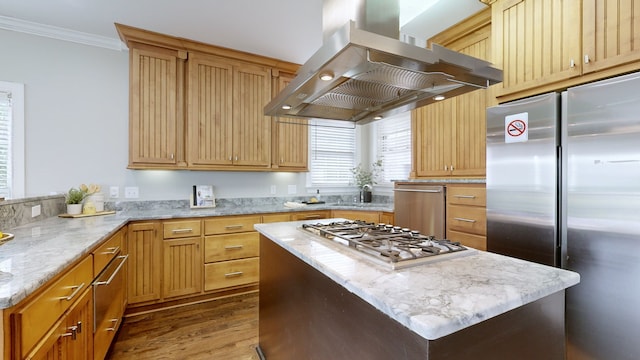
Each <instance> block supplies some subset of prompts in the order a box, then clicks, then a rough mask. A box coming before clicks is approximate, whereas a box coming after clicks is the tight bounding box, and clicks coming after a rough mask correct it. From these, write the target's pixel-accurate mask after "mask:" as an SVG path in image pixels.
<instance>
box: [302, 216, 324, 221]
mask: <svg viewBox="0 0 640 360" xmlns="http://www.w3.org/2000/svg"><path fill="white" fill-rule="evenodd" d="M304 218H305V219H306V220H315V219H322V217H320V215H307V216H305V217H304Z"/></svg>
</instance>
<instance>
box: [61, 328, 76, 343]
mask: <svg viewBox="0 0 640 360" xmlns="http://www.w3.org/2000/svg"><path fill="white" fill-rule="evenodd" d="M67 330H69V331H71V332H68V333H64V334H62V335H60V336H61V337H67V336H71V340H75V339H77V338H78V327H77V326H71V327H68V328H67Z"/></svg>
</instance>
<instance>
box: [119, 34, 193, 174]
mask: <svg viewBox="0 0 640 360" xmlns="http://www.w3.org/2000/svg"><path fill="white" fill-rule="evenodd" d="M185 59H186V52H184V51H177V50H171V49H166V48H161V47H156V46H149V45H145V44H138V43H133V44H132V46H131V52H130V73H129V77H130V94H129V101H130V103H129V168H131V169H137V168H147V167H150V166H153V167H158V168H165V167H166V168H172V167H178V166H184V161H183V159H184V156H183V153H182V151H181V147H182V137H181V134H182V123H183V119H182V107H183V101H182V92H183V91H182V89H183V82H184V81H183V77H184V61H185Z"/></svg>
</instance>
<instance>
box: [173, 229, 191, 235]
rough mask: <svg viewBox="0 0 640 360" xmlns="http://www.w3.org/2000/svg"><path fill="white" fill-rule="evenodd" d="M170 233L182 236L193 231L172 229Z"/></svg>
mask: <svg viewBox="0 0 640 360" xmlns="http://www.w3.org/2000/svg"><path fill="white" fill-rule="evenodd" d="M171 232H173V233H174V234H183V233H190V232H193V229H186V228H185V229H173V230H171Z"/></svg>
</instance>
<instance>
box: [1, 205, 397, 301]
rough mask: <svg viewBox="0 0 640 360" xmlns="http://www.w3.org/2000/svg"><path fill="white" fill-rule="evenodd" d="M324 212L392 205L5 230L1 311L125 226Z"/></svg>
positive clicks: (165, 213) (150, 215)
mask: <svg viewBox="0 0 640 360" xmlns="http://www.w3.org/2000/svg"><path fill="white" fill-rule="evenodd" d="M327 209H345V210H371V211H393V204H376V203H368V204H355V205H347V204H340V205H333V204H318V205H309V206H305V207H303V208H297V209H289V208H286V207H284V205H283V204H271V205H269V204H260V205H251V206H219V207H216V208H209V209H189V208H186V209H184V208H183V209H171V208H166V207H163V206H151V207H149V208H145V209H137V210H128V211H119V212H118V213H116V214H113V215H103V216H92V217H83V218H59V217H51V218H48V219H45V220H42V221H38V222H35V223H31V224H27V225H23V226H19V227H16V228H13V229H8V230H6V231H7V232H9V233H12V234H14V235H15V238H14V239H13V240H10V241H8V242H6V243H4V244H3V245H0V309H6V308H9V307H11V306H13V305H16V304H18V303H19V302H20V301H21V300H22V299H24V298H25V297H27V296H28V295H29V294H31V293H32V292H34V291H35V290H37V289H38V288H39V287H40V286H42V285H43V284H45V283H46V282H47V281H48V280H50V279H52V278H53V277H55V276H56V275H57V274H59V273H60V272H62V271H63V270H64V269H65V268H66V267H67V266H69V265H70V264H71V263H73V262H74V261H76V260H78V259H80V258H82V257H83V256H86V255H87V254H89V253H90V251H91V250H92V249H93V248H94V247H95V246H96V245H98V244H99V243H100V242H102V241H103V240H105V239H106V238H107V237H109V236H111V235H112V234H114V233H115V232H116V231H117V230H118V229H120V228H121V227H122V226H124V225H126V224H127V223H128V222H129V221H137V220H165V219H179V218H193V217H210V216H227V215H247V214H261V213H275V212H295V211H313V210H327Z"/></svg>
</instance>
